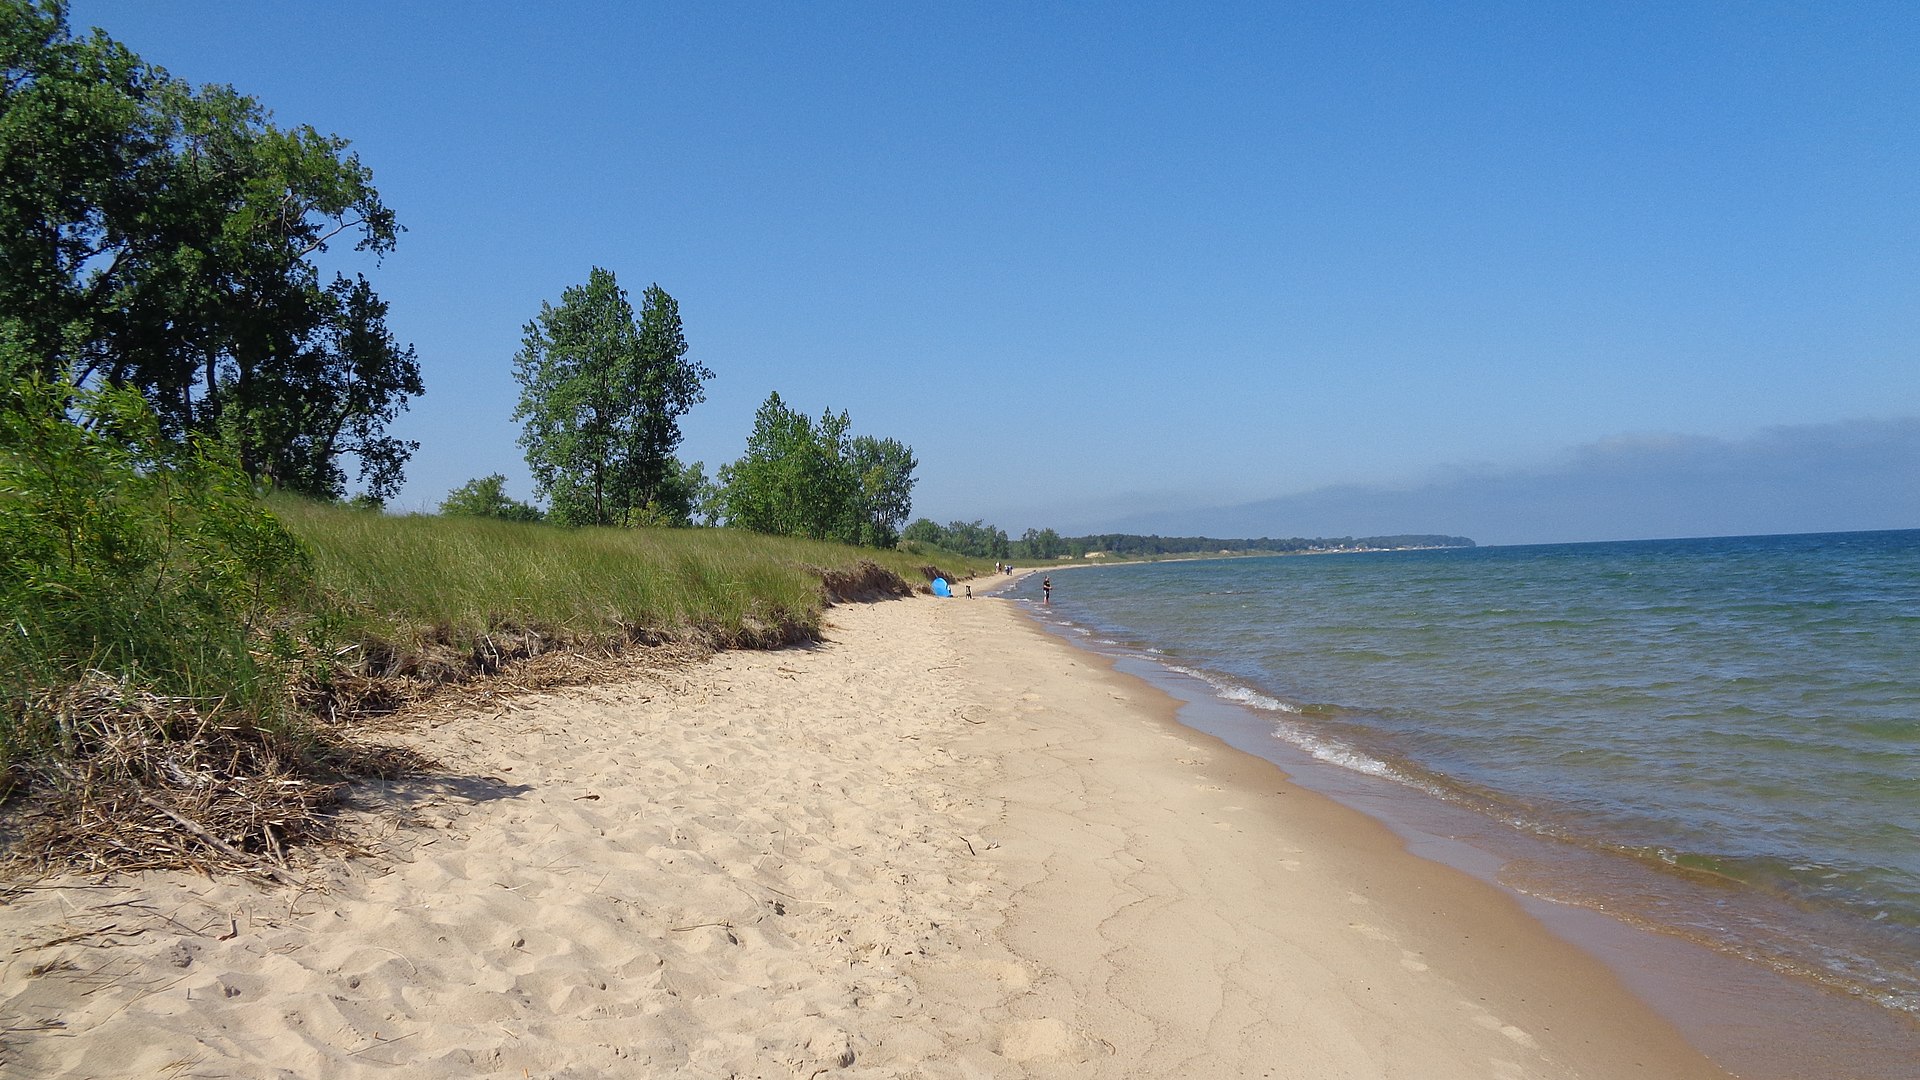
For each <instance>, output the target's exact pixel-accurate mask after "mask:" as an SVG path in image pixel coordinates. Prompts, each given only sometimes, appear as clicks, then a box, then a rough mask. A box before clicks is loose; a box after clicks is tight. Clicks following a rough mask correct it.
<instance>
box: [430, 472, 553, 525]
mask: <svg viewBox="0 0 1920 1080" xmlns="http://www.w3.org/2000/svg"><path fill="white" fill-rule="evenodd" d="M506 487H507V478H506V477H504V476H502V475H500V474H499V473H492V474H490V475H488V476H482V477H480V478H479V479H477V480H469V481H467V482H466V483H464V484H462V485H460V486H459V487H457V488H454V489H453V490H452V491H449V492H447V497H446V498H445V499H442V500H441V501H440V512H441V513H442V514H445V515H447V516H448V517H486V518H500V519H502V520H505V521H539V520H540V519H541V518H543V517H545V516H546V515H544V514H542V513H541V512H540V508H539V507H536V506H532V505H529V504H527V503H523V502H521V501H520V500H518V499H514V498H509V497H508V495H507V490H506Z"/></svg>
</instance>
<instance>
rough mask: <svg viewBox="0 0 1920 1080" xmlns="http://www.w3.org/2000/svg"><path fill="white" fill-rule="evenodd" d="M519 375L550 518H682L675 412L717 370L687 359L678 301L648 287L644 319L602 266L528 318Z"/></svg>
mask: <svg viewBox="0 0 1920 1080" xmlns="http://www.w3.org/2000/svg"><path fill="white" fill-rule="evenodd" d="M513 374H514V379H515V380H516V381H518V382H519V384H520V401H519V405H518V407H516V408H515V409H514V413H513V417H514V419H515V420H517V421H520V423H521V425H522V429H521V435H520V445H521V447H522V448H523V449H524V450H525V451H526V455H527V465H528V466H529V467H530V468H531V469H532V470H533V476H534V482H535V484H536V486H537V487H538V489H539V492H540V494H541V495H542V496H544V497H545V498H546V499H547V500H548V504H549V506H550V507H551V508H552V515H553V518H554V520H556V521H558V522H561V523H563V524H569V525H632V524H636V523H637V521H641V520H644V521H660V522H671V523H676V524H678V523H685V522H686V521H688V519H689V518H690V517H691V514H692V510H693V507H692V498H691V493H690V492H689V491H688V490H687V488H686V486H685V485H684V484H683V483H682V480H683V470H682V468H681V466H680V463H679V462H678V461H677V460H676V459H675V458H674V456H673V452H674V450H676V449H677V448H678V447H679V445H680V438H681V436H680V422H679V419H680V417H681V416H682V415H684V414H685V413H686V412H687V410H689V409H691V408H692V407H693V406H694V405H696V404H698V403H699V402H701V401H703V400H705V398H706V394H705V391H704V390H703V389H702V383H703V382H704V381H705V380H707V379H710V378H712V377H713V372H711V371H708V370H707V369H706V368H705V367H703V366H701V365H700V364H698V363H696V362H694V361H691V360H688V359H687V343H686V338H685V336H684V334H683V333H682V331H681V326H680V306H679V304H678V303H677V302H676V301H675V300H674V299H673V297H671V296H668V295H667V294H666V292H665V291H663V290H662V289H661V288H660V287H659V286H658V285H651V286H648V288H647V290H646V292H645V293H644V294H643V296H642V302H641V310H640V313H639V316H638V317H637V318H636V317H635V314H634V310H633V305H632V303H631V302H630V301H629V300H628V299H627V293H626V290H624V289H622V288H620V285H619V283H618V281H616V280H615V278H614V275H613V272H612V271H609V270H603V269H601V268H600V267H597V266H596V267H594V268H593V270H592V272H591V273H589V274H588V276H587V282H586V284H584V285H575V286H570V287H569V288H567V289H566V291H565V292H563V293H562V294H561V299H560V306H559V307H557V308H556V307H554V306H552V305H550V304H545V303H543V304H541V305H540V314H539V315H538V316H537V317H535V318H534V319H533V320H532V321H531V322H529V323H527V324H526V327H525V331H524V336H523V342H522V346H521V349H520V351H519V353H517V354H516V355H515V356H514V370H513Z"/></svg>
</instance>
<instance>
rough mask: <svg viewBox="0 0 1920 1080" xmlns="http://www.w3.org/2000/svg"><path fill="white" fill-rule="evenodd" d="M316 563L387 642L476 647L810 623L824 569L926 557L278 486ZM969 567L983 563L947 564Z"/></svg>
mask: <svg viewBox="0 0 1920 1080" xmlns="http://www.w3.org/2000/svg"><path fill="white" fill-rule="evenodd" d="M272 507H273V510H274V512H275V514H276V515H277V516H278V517H279V518H280V519H281V520H282V521H284V522H285V523H286V525H287V527H288V528H289V529H291V530H292V531H293V532H294V533H295V534H297V535H298V536H299V537H300V538H301V540H302V541H303V542H304V543H305V544H306V545H307V547H308V548H309V549H310V550H311V551H312V552H313V558H314V573H315V576H316V578H317V579H318V581H319V582H320V584H321V586H322V587H323V588H324V589H325V590H326V591H327V593H328V594H329V595H332V596H335V597H337V598H338V599H339V601H340V602H341V603H342V604H343V605H345V607H346V608H347V610H348V611H349V612H351V613H352V614H353V617H354V618H355V619H357V620H359V623H360V627H361V631H360V632H361V633H362V635H363V636H364V637H366V638H368V639H369V640H378V641H385V642H388V643H390V644H391V650H389V651H392V650H399V651H404V650H405V649H407V648H410V647H418V645H419V643H420V642H422V641H423V640H432V641H438V642H451V643H452V644H453V646H454V647H456V648H484V647H485V646H484V643H485V641H486V639H487V638H488V637H489V636H490V635H491V636H496V637H497V636H498V635H499V634H500V632H501V631H502V629H503V628H520V629H521V630H522V631H525V630H528V629H537V631H538V632H539V633H541V634H544V635H548V636H550V637H553V638H556V639H558V640H564V641H575V642H593V641H621V640H628V639H632V638H635V637H642V638H644V637H650V636H654V635H658V636H664V637H673V636H689V637H694V638H698V639H702V640H707V641H711V642H716V643H724V644H755V643H763V644H764V643H772V642H777V641H783V640H793V639H794V638H795V637H804V636H807V635H810V634H812V633H813V632H814V630H815V628H817V626H818V620H819V617H820V612H821V608H822V604H823V598H822V596H821V580H822V574H823V573H824V572H829V571H849V570H853V569H855V568H857V567H858V566H859V565H860V564H861V563H862V562H864V561H867V560H871V561H873V562H876V563H878V564H880V565H881V566H883V567H885V568H886V569H887V570H889V571H891V572H893V573H895V574H898V575H899V576H901V577H903V578H906V579H908V580H910V581H914V582H924V581H925V580H926V578H925V576H924V575H923V574H921V573H920V567H921V565H922V564H923V563H924V562H925V560H924V559H917V558H914V557H913V556H910V555H908V554H906V553H905V552H899V551H888V550H874V549H869V548H852V547H847V546H843V545H840V544H835V543H827V542H820V541H812V540H803V539H798V538H794V537H774V536H764V535H760V534H757V533H751V532H745V531H741V530H737V529H611V528H580V529H553V528H542V527H538V526H533V525H526V524H520V523H516V522H508V521H500V520H488V519H481V518H452V517H440V516H432V515H394V514H356V513H352V512H349V511H347V510H344V509H341V508H340V507H338V506H335V505H330V504H325V503H316V502H309V501H306V500H299V499H289V498H279V499H276V500H274V502H273V503H272ZM945 569H948V570H950V571H953V572H955V573H977V572H979V571H981V570H983V569H985V567H984V565H965V564H962V565H953V566H947V567H945Z"/></svg>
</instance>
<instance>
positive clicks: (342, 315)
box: [0, 0, 423, 499]
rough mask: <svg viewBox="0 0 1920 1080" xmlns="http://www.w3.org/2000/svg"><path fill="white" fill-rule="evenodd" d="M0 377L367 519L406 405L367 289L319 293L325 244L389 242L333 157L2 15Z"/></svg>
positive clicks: (109, 50)
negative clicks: (94, 403) (45, 384)
mask: <svg viewBox="0 0 1920 1080" xmlns="http://www.w3.org/2000/svg"><path fill="white" fill-rule="evenodd" d="M0 62H3V63H4V75H3V76H0V261H4V264H5V265H6V267H7V273H6V274H5V275H4V276H0V343H9V344H0V360H3V361H4V362H5V364H6V368H7V371H8V372H11V373H16V374H25V373H27V372H29V371H31V372H37V373H38V374H40V375H41V376H43V377H44V378H47V379H49V380H53V379H60V378H66V379H69V380H71V381H72V382H73V383H74V384H75V385H79V386H92V385H96V384H100V383H107V384H111V385H114V386H131V387H134V388H137V389H138V390H140V391H141V392H142V393H143V394H144V395H145V396H146V397H147V399H148V401H149V402H150V403H151V405H152V408H153V410H154V412H155V414H156V416H157V417H158V422H159V427H160V430H161V431H162V432H164V433H165V434H166V435H168V436H169V437H171V438H175V439H184V438H185V437H186V436H187V435H188V434H189V433H195V432H197V433H212V432H219V433H221V434H222V435H223V436H224V437H225V438H227V439H228V440H229V441H230V442H232V444H233V445H234V446H235V447H236V448H237V451H238V455H239V464H240V466H241V467H242V468H243V469H244V470H245V471H246V472H247V474H248V475H251V476H255V477H260V478H264V479H267V480H270V481H272V482H273V483H274V484H276V485H278V486H281V487H285V488H288V489H290V490H294V491H301V492H306V493H310V494H315V495H321V496H331V497H338V496H340V495H342V494H344V491H345V486H346V476H345V473H344V470H343V469H342V468H341V466H340V464H339V462H340V460H341V459H342V458H343V457H347V456H351V457H354V458H357V459H358V462H359V467H360V480H361V482H362V484H363V485H364V487H365V489H366V490H367V492H368V493H369V494H370V495H372V496H373V497H374V498H376V499H382V498H386V497H388V496H390V495H391V494H392V493H393V492H394V491H396V490H397V489H398V488H399V485H400V483H401V480H402V471H403V468H404V465H405V462H406V460H407V458H408V457H409V456H410V455H411V453H412V452H413V450H414V449H415V446H414V444H412V443H410V442H405V441H402V440H399V439H395V438H392V437H391V436H389V435H387V434H386V428H387V426H388V425H389V424H390V423H391V422H392V421H393V419H394V418H395V417H396V416H397V415H398V413H399V412H400V411H401V410H403V409H404V408H405V405H406V401H407V399H408V398H409V397H411V396H415V395H418V394H420V393H421V392H422V390H423V388H422V385H421V382H420V375H419V367H418V364H417V363H416V362H415V359H414V355H413V351H412V349H411V348H402V347H400V346H399V345H398V344H397V343H396V342H395V341H394V339H393V337H392V335H391V334H389V333H388V331H387V328H386V315H387V305H386V304H385V303H384V302H382V301H380V300H379V299H378V297H376V296H375V295H374V294H373V291H372V289H371V287H370V286H369V285H368V284H367V282H366V281H365V279H364V278H359V277H355V278H352V279H349V278H346V277H338V276H337V277H336V278H335V279H334V280H333V281H332V282H331V283H323V282H322V280H321V276H320V273H319V271H318V269H317V268H316V267H315V266H314V265H313V263H312V262H311V258H312V257H313V256H314V255H315V254H316V253H320V252H324V251H326V250H327V248H328V245H329V244H330V243H331V242H333V241H334V240H336V239H337V238H340V237H342V236H351V237H352V238H353V240H354V246H355V248H356V250H360V251H364V252H370V253H373V254H374V255H375V256H378V255H381V254H384V253H386V252H388V251H390V250H392V248H393V246H394V242H395V240H396V238H397V236H398V234H399V232H400V227H399V225H398V224H397V223H396V222H395V220H394V216H393V213H392V212H391V211H390V210H388V209H387V207H386V206H385V204H384V203H382V202H381V200H380V197H379V194H378V193H377V192H376V191H375V190H374V188H373V185H372V173H371V172H370V171H369V170H368V169H367V168H366V167H365V166H363V165H361V163H360V161H359V159H358V158H357V157H356V156H354V155H352V154H350V153H349V152H348V151H347V143H346V141H345V140H343V139H340V138H337V137H333V136H323V135H320V134H319V133H317V132H315V131H314V130H313V129H312V128H311V127H305V126H302V127H298V128H293V129H281V128H279V127H276V126H274V125H273V124H272V123H271V122H270V120H269V114H268V113H267V112H266V111H265V110H264V109H263V108H262V107H261V106H260V105H259V103H258V102H256V101H255V100H254V99H252V98H250V97H247V96H245V95H242V94H240V93H238V92H237V91H235V90H233V89H232V88H231V87H226V86H206V87H202V88H199V89H195V88H193V87H191V86H189V85H188V84H186V83H185V82H182V81H181V80H178V79H175V78H173V77H172V76H170V75H169V74H167V72H166V71H164V70H162V69H160V68H158V67H154V66H152V65H150V64H147V63H145V62H144V61H142V60H141V59H140V57H138V56H136V55H135V54H134V53H132V52H131V51H129V50H128V49H127V48H126V47H125V46H124V45H122V44H120V43H119V42H116V41H114V40H112V39H111V38H108V37H107V36H106V35H105V34H103V33H101V32H99V31H95V32H93V33H92V34H90V35H87V36H84V37H75V36H74V35H73V34H72V33H71V31H70V29H69V26H68V22H67V12H66V7H65V4H64V3H62V2H60V0H5V2H4V3H0Z"/></svg>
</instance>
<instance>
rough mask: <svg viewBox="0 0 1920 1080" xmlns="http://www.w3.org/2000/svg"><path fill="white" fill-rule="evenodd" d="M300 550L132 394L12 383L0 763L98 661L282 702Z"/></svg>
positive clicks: (144, 684) (251, 707)
mask: <svg viewBox="0 0 1920 1080" xmlns="http://www.w3.org/2000/svg"><path fill="white" fill-rule="evenodd" d="M310 592H311V571H310V560H309V558H308V556H307V553H306V550H305V548H304V547H303V546H302V545H301V544H300V542H299V541H298V540H297V539H296V538H295V537H294V536H293V535H292V534H291V533H289V532H288V531H287V530H286V529H285V528H283V527H281V525H280V524H279V522H278V521H277V520H276V519H275V518H274V517H273V516H272V515H271V514H269V513H268V512H267V510H266V509H265V507H264V506H263V505H262V504H261V503H260V501H259V500H258V499H257V498H256V497H255V495H254V492H253V490H252V488H251V486H250V484H249V482H248V480H247V479H246V477H245V475H244V474H243V473H242V472H241V471H240V469H239V468H238V466H237V465H236V463H235V462H234V461H233V460H231V458H230V457H229V456H228V455H226V454H225V453H224V452H223V451H222V450H221V448H220V447H219V446H218V445H217V444H214V443H210V442H207V441H203V440H199V439H192V440H188V441H186V442H178V441H175V440H172V439H169V438H167V437H166V436H165V435H164V434H163V433H162V431H161V429H160V424H159V421H158V419H157V418H156V417H155V415H154V413H153V411H152V409H151V408H150V407H149V406H148V405H147V403H146V402H145V400H144V399H143V398H142V397H141V396H140V395H139V394H138V393H136V392H134V391H131V390H120V389H113V388H102V389H97V390H91V389H89V390H81V389H75V388H74V387H72V386H70V385H65V384H61V383H50V382H46V381H44V380H42V379H40V378H38V377H34V378H29V379H20V380H15V381H14V382H12V383H11V384H9V385H8V386H7V387H6V398H5V401H4V403H3V404H0V612H4V619H5V624H4V626H3V627H0V708H4V717H3V718H0V760H7V761H10V760H12V759H13V758H15V757H16V756H17V755H19V754H20V753H22V752H29V751H31V749H32V748H33V747H34V746H35V745H44V744H45V743H46V742H47V741H48V740H49V739H50V738H56V737H57V735H58V733H57V731H56V730H55V729H54V727H53V725H54V720H53V719H52V717H51V716H50V715H49V714H48V710H46V709H44V708H43V707H39V706H43V705H44V699H45V698H46V696H47V695H48V694H49V693H52V692H54V691H56V690H58V689H59V688H61V687H66V686H71V685H75V684H77V683H79V682H81V681H82V680H84V679H86V678H87V677H88V673H89V672H92V671H97V672H101V673H104V674H105V675H107V676H109V677H112V678H115V679H120V680H123V681H125V682H127V683H129V684H130V685H133V686H137V687H139V688H141V689H142V690H145V691H150V692H152V693H156V694H161V695H172V696H183V697H193V698H199V699H202V700H201V701H200V703H199V707H200V709H201V711H202V712H220V711H228V710H233V711H238V712H241V713H243V714H245V715H248V716H250V717H252V718H254V719H257V720H274V719H278V718H280V717H281V715H282V711H281V710H282V707H283V702H284V699H285V690H286V681H287V675H288V671H289V668H290V666H291V663H292V661H293V659H294V658H295V656H296V654H297V652H298V648H299V630H300V628H299V627H298V626H296V625H294V617H293V616H292V615H290V614H289V613H290V612H292V611H295V610H298V609H300V608H301V607H302V606H304V605H305V603H306V602H307V599H308V596H309V594H310Z"/></svg>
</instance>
